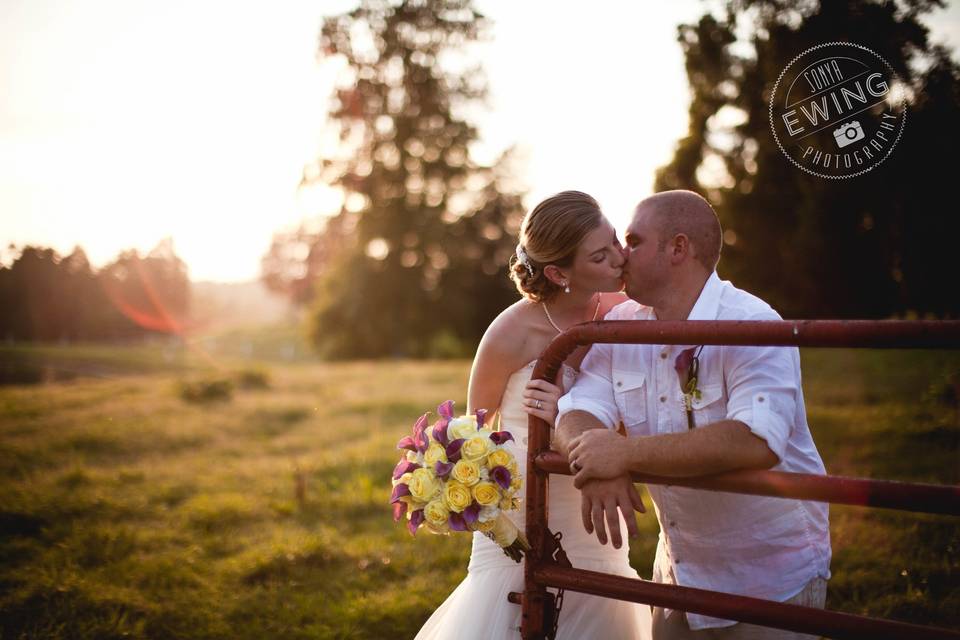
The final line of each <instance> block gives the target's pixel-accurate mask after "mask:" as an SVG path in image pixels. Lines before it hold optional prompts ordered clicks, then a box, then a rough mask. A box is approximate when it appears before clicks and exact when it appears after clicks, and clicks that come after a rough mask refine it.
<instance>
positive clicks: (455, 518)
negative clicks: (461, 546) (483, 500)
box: [449, 513, 467, 531]
mask: <svg viewBox="0 0 960 640" xmlns="http://www.w3.org/2000/svg"><path fill="white" fill-rule="evenodd" d="M449 522H450V529H452V530H453V531H466V530H467V523H466V522H465V521H464V520H463V515H462V514H459V513H451V514H450V520H449Z"/></svg>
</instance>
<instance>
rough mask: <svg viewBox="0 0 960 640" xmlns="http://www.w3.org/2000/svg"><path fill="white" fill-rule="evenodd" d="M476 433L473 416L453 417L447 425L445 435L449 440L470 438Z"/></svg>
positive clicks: (475, 420)
mask: <svg viewBox="0 0 960 640" xmlns="http://www.w3.org/2000/svg"><path fill="white" fill-rule="evenodd" d="M476 434H477V419H476V418H475V417H474V416H461V417H459V418H454V419H453V420H451V421H450V424H449V425H448V426H447V437H449V438H450V439H451V440H457V439H459V438H464V439H467V438H471V437H473V436H475V435H476Z"/></svg>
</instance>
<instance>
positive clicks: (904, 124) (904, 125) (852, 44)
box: [768, 42, 907, 180]
mask: <svg viewBox="0 0 960 640" xmlns="http://www.w3.org/2000/svg"><path fill="white" fill-rule="evenodd" d="M830 46H841V47H855V48H857V49H862V50H863V51H866V52H867V53H870V54H872V55H874V56H876V57H877V58H878V59H879V60H880V61H881V62H883V64H885V65H886V66H887V69H889V70H890V72H891V73H892V74H893V77H894V78H896V79H897V80H899V79H900V76H898V75H897V72H896V71H894V69H893V67H892V66H891V65H890V63H889V62H887V61H886V59H885V58H884V57H883V56H881V55H880V54H879V53H877V52H876V51H874V50H873V49H869V48H867V47H865V46H863V45H860V44H856V43H855V42H824V43H823V44H818V45H814V46H812V47H810V48H809V49H805V50H804V51H802V52H800V53H799V54H797V55H796V56H794V58H793V60H791V61H790V62H788V63H787V66H785V67H784V68H783V71H781V72H780V75H779V76H777V81H776V82H775V83H773V91H771V92H770V104H769V107H768V113H769V118H770V132H771V133H772V134H773V139H774V140H776V142H777V146H778V147H780V151H781V152H782V153H783V155H784V156H786V158H787V160H789V161H790V162H791V164H793V166H795V167H797V168H798V169H800V170H801V171H804V172H806V173H809V174H810V175H814V176H817V177H818V178H827V179H828V180H846V179H848V178H856V177H858V176H862V175H863V174H865V173H867V172H869V171H873V170H874V169H876V168H877V167H879V166H880V165H881V164H883V161H884V160H886V159H887V158H889V157H890V154H891V153H893V150H894V149H896V147H897V143H898V142H900V137H901V136H902V135H903V130H904V129H906V128H907V98H906V96H904V97H903V100H902V107H903V122H902V123H901V125H900V131H898V132H897V138H896V139H895V140H894V141H893V144H892V145H890V150H889V151H887V153H886V155H884V156H883V157H882V158H880V160H878V161H877V162H876V163H874V164H873V165H871V166H870V167H869V168H867V169H862V170H860V171H857V172H856V173H851V174H847V175H842V176H831V175H827V174H825V173H817V172H816V171H811V170H810V169H808V168H806V167H804V166H803V165H801V164H800V163H798V162H797V161H796V160H794V159H793V157H792V156H791V155H790V154H789V153H787V150H786V149H784V148H783V144H782V143H781V142H780V137H779V136H778V135H777V128H776V127H775V126H774V124H773V100H774V98H775V97H776V95H777V87H779V86H780V81H781V80H783V76H784V74H785V73H786V72H787V69H789V68H790V67H792V66H793V64H794V63H795V62H796V61H797V60H799V59H800V58H802V57H803V56H805V55H807V54H808V53H810V52H811V51H815V50H816V49H821V48H823V47H830Z"/></svg>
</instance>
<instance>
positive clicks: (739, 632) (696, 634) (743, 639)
mask: <svg viewBox="0 0 960 640" xmlns="http://www.w3.org/2000/svg"><path fill="white" fill-rule="evenodd" d="M826 602H827V581H826V580H824V579H823V578H814V579H813V580H811V581H810V582H808V583H807V586H805V587H804V588H803V590H802V591H801V592H800V593H798V594H797V595H795V596H793V597H792V598H790V599H789V600H786V601H785V604H798V605H800V606H803V607H816V608H818V609H822V608H823V607H824V605H825V604H826ZM815 637H816V636H810V635H806V634H803V633H797V632H795V631H784V630H783V629H771V628H770V627H760V626H757V625H754V624H747V623H745V622H738V623H737V624H735V625H733V626H732V627H721V628H719V629H703V630H701V631H692V630H691V629H690V627H689V626H687V616H685V615H683V612H682V611H673V612H672V613H671V614H670V615H669V616H664V614H663V609H662V608H660V607H654V608H653V640H812V639H813V638H815Z"/></svg>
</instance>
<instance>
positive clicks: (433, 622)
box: [417, 560, 650, 640]
mask: <svg viewBox="0 0 960 640" xmlns="http://www.w3.org/2000/svg"><path fill="white" fill-rule="evenodd" d="M574 564H575V566H576V567H577V568H578V569H589V570H590V571H601V572H603V573H610V574H614V575H619V576H625V577H629V578H636V577H637V574H636V572H635V571H634V570H633V569H631V568H630V566H629V565H627V566H624V565H623V564H622V563H617V562H609V561H589V560H587V561H581V562H577V563H574ZM511 591H516V592H522V591H523V567H522V565H514V566H512V567H496V566H488V567H486V568H482V569H479V570H476V571H470V572H468V573H467V577H466V578H465V579H464V580H463V582H461V583H460V584H459V586H457V588H456V589H455V590H454V591H453V593H451V594H450V596H449V597H448V598H447V599H446V600H445V601H444V603H443V604H442V605H440V607H439V608H438V609H437V610H436V611H434V612H433V615H431V616H430V619H429V620H427V622H426V624H424V625H423V628H422V629H421V630H420V633H418V634H417V640H452V639H456V640H490V639H501V638H510V639H519V638H520V614H521V612H520V605H517V604H512V603H510V602H507V594H508V593H510V592H511ZM557 638H558V639H563V640H588V639H591V638H597V639H599V638H604V639H607V638H642V639H648V638H650V607H649V606H647V605H642V604H635V603H632V602H623V601H620V600H613V599H610V598H601V597H598V596H592V595H587V594H585V593H577V592H575V591H566V592H565V594H564V599H563V608H562V610H561V611H560V621H559V626H558V628H557Z"/></svg>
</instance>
